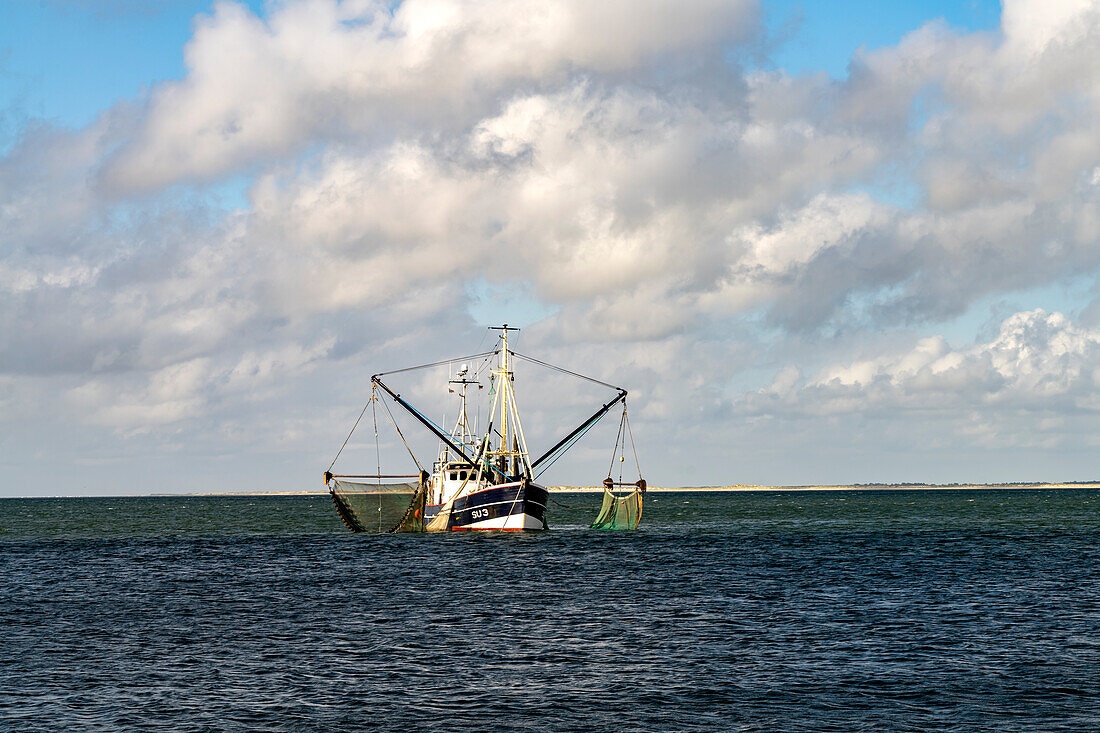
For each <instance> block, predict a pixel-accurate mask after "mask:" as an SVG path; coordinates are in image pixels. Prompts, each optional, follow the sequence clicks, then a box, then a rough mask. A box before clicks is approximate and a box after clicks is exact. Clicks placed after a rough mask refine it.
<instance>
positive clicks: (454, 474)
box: [451, 471, 458, 481]
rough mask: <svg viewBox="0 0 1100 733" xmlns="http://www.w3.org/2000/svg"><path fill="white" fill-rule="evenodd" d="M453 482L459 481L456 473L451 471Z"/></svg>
mask: <svg viewBox="0 0 1100 733" xmlns="http://www.w3.org/2000/svg"><path fill="white" fill-rule="evenodd" d="M451 481H458V474H457V473H456V472H454V471H451Z"/></svg>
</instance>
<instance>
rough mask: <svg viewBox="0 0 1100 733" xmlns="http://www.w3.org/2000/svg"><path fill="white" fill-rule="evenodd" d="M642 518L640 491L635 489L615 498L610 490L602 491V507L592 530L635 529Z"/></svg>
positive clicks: (605, 488) (606, 488)
mask: <svg viewBox="0 0 1100 733" xmlns="http://www.w3.org/2000/svg"><path fill="white" fill-rule="evenodd" d="M641 518H642V490H641V489H635V490H634V491H631V492H630V493H629V494H626V495H624V496H616V495H615V494H613V493H612V492H611V489H609V488H608V487H606V486H605V487H604V489H603V506H601V507H600V513H599V515H598V516H597V517H596V521H594V522H593V523H592V529H637V528H638V522H639V521H640V520H641Z"/></svg>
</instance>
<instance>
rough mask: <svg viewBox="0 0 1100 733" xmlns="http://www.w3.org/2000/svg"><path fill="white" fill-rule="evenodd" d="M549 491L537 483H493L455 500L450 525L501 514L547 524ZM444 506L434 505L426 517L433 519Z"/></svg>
mask: <svg viewBox="0 0 1100 733" xmlns="http://www.w3.org/2000/svg"><path fill="white" fill-rule="evenodd" d="M549 498H550V494H549V492H547V491H546V489H544V488H543V487H541V486H538V485H536V484H526V486H525V485H524V484H523V483H514V484H502V485H500V486H493V487H491V488H488V489H483V490H481V491H478V492H475V493H473V494H470V495H468V496H463V497H461V498H459V499H457V500H455V503H454V507H453V508H452V510H451V518H450V522H449V524H448V528H450V529H454V528H456V527H465V526H468V525H471V524H474V523H477V522H484V521H485V520H487V519H496V518H498V517H510V516H512V515H515V514H526V515H528V516H530V517H533V518H535V519H537V520H539V521H541V522H542V526H543V528H545V527H546V520H545V519H544V516H545V514H546V503H547V501H548V500H549ZM441 508H442V507H438V506H437V507H430V508H428V510H427V512H426V513H425V514H426V516H425V519H426V520H429V521H430V520H431V518H432V517H434V516H435V515H436V514H438V513H439V510H440V509H441Z"/></svg>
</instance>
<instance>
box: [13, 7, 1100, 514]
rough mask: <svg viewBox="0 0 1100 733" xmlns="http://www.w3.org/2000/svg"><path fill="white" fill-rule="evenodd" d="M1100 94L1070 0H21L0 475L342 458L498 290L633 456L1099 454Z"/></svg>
mask: <svg viewBox="0 0 1100 733" xmlns="http://www.w3.org/2000/svg"><path fill="white" fill-rule="evenodd" d="M1098 108H1100V7H1098V6H1097V4H1096V3H1093V2H1087V1H1082V0H1047V1H1046V2H1031V1H1025V0H1005V2H1004V3H1003V4H1002V3H996V2H984V1H977V0H975V1H974V2H968V1H967V0H964V1H963V2H957V1H956V2H933V1H931V0H929V1H927V2H906V3H901V2H898V3H883V2H870V1H865V0H846V1H840V2H830V3H809V2H800V1H799V0H776V1H774V2H758V1H757V0H722V1H719V0H698V1H697V2H690V3H682V2H681V3H669V2H659V1H657V0H630V1H629V2H627V1H625V0H622V1H620V0H608V1H607V2H603V3H598V4H593V3H590V2H578V1H577V0H547V2H543V3H539V4H538V5H534V6H533V5H531V4H528V3H519V2H513V1H512V0H483V1H481V2H462V1H459V0H406V1H405V2H390V1H388V2H376V1H374V0H344V1H343V2H336V1H335V0H277V1H268V2H265V1H263V0H255V1H254V2H249V3H241V2H231V1H227V2H216V3H210V2H200V1H199V0H156V1H154V0H101V1H100V2H93V1H91V0H51V1H47V0H39V1H33V0H27V1H15V0H7V1H6V2H4V1H0V469H2V470H0V495H4V496H29V495H91V494H132V493H172V492H191V491H249V490H302V489H316V488H320V487H321V478H320V477H321V474H322V472H323V471H324V470H325V469H326V468H327V467H328V465H329V463H330V462H331V461H332V459H333V457H334V456H335V454H336V452H337V449H339V447H340V445H341V443H342V442H343V440H344V438H345V437H346V436H347V433H348V430H349V429H350V428H351V426H352V424H353V423H354V422H355V420H356V417H357V416H358V415H359V414H360V411H361V410H362V409H363V405H364V403H365V402H366V401H367V399H368V398H369V397H370V375H371V374H374V373H376V372H380V371H388V370H391V369H396V368H400V367H403V366H408V365H412V364H418V363H425V362H433V361H437V360H443V359H450V358H452V357H458V356H461V355H463V354H472V353H475V352H478V351H481V350H484V349H485V348H488V347H490V346H492V343H493V342H492V338H493V337H492V336H491V335H490V334H489V332H488V331H487V330H486V327H487V326H489V325H492V324H499V323H501V322H505V321H507V322H509V323H511V324H513V325H519V326H521V327H522V331H520V332H519V333H518V334H516V335H515V339H516V340H515V341H514V342H513V346H514V347H515V348H516V349H517V350H518V351H521V352H523V353H527V354H531V355H534V356H537V357H539V358H541V359H545V360H548V361H551V362H553V363H556V364H560V365H562V366H565V367H567V368H569V369H572V370H575V371H581V372H584V373H586V374H590V375H592V376H594V377H597V378H599V379H601V380H603V381H606V382H610V383H613V384H619V385H622V386H624V387H625V388H627V389H628V390H629V392H630V398H629V414H630V422H631V426H632V429H633V434H634V437H635V440H636V441H637V446H638V451H639V459H640V463H641V467H642V470H643V473H644V474H645V477H646V478H647V480H648V481H649V482H650V484H652V485H663V486H699V485H725V484H735V483H737V484H765V485H791V484H795V485H800V484H826V483H846V484H847V483H873V482H891V483H892V482H935V483H953V482H959V483H966V482H1012V481H1074V480H1076V481H1085V480H1093V479H1100V465H1098V460H1097V456H1098V450H1097V448H1098V444H1100V437H1098V428H1100V397H1098V396H1097V387H1098V386H1100V301H1098V299H1097V296H1098V293H1097V280H1096V278H1097V273H1098V270H1100V246H1098V244H1100V241H1098V238H1100V129H1098V128H1100V114H1098V112H1100V109H1098ZM461 363H462V360H461V359H458V360H457V361H455V362H453V363H451V364H448V365H444V366H442V367H439V368H436V369H433V370H427V371H424V372H414V373H409V374H404V375H395V377H394V381H395V383H396V384H395V387H396V388H398V389H399V390H400V391H402V392H403V394H405V395H406V396H408V397H410V398H413V399H415V400H416V401H417V404H419V405H423V406H424V409H425V411H426V412H428V413H429V414H431V415H435V416H438V417H439V419H440V420H445V419H448V420H449V419H452V418H453V416H454V409H455V407H454V402H453V398H451V397H448V396H447V394H446V392H445V383H446V381H447V378H448V374H449V373H451V372H452V371H453V370H454V369H455V368H457V366H458V365H460V364H461ZM486 392H487V390H486ZM516 392H517V398H518V400H519V404H520V406H521V408H522V409H523V414H524V419H525V429H526V431H527V436H528V442H529V444H530V445H531V450H532V451H533V452H534V451H537V452H541V451H539V450H538V449H539V447H545V446H547V445H549V444H552V443H553V442H554V440H555V438H556V437H557V436H558V435H560V434H561V433H562V432H565V431H568V430H569V429H570V428H571V427H572V426H573V424H575V423H576V422H579V421H580V420H581V419H582V418H584V417H586V416H587V414H588V413H589V412H591V411H592V410H594V409H595V407H597V406H598V405H599V404H600V403H601V402H602V401H604V400H605V399H606V398H607V396H608V395H607V393H606V392H601V391H600V390H599V388H596V387H594V386H593V385H591V384H585V383H574V382H570V381H569V380H567V379H564V378H562V377H561V375H555V374H553V373H549V372H545V371H540V370H539V369H538V368H537V367H534V366H532V365H524V366H522V367H518V368H517V375H516ZM379 409H381V408H379ZM394 417H395V418H396V419H397V422H398V423H399V424H400V425H401V426H402V428H403V429H404V430H405V432H406V433H408V434H409V436H410V439H411V440H412V442H413V444H414V448H415V449H416V450H417V451H419V452H420V453H421V455H423V456H425V457H430V455H431V453H432V452H433V445H434V444H433V442H432V441H431V439H430V436H425V435H421V434H420V433H423V431H418V430H417V429H416V426H415V425H413V424H412V423H411V421H409V420H408V419H407V418H405V417H402V416H401V415H400V414H398V413H395V414H394ZM376 422H377V424H378V426H379V438H378V443H377V445H378V446H379V450H378V451H377V452H376V442H375V436H374V425H375V424H376ZM617 424H618V421H617V418H614V417H613V418H609V419H608V420H606V421H605V423H604V424H601V426H600V427H599V429H596V430H593V431H592V432H591V433H590V434H588V435H586V436H585V439H584V441H583V442H582V443H580V444H578V446H577V447H576V448H575V449H574V450H573V451H572V452H571V453H570V454H569V455H568V456H567V457H566V458H563V459H562V460H561V461H560V462H558V463H557V464H555V465H554V467H553V468H552V470H551V471H550V472H548V473H547V474H546V475H545V476H544V477H543V479H542V480H543V481H545V482H546V483H549V484H559V483H561V484H592V483H598V482H599V481H600V480H601V479H602V478H603V477H604V476H605V475H606V473H607V466H608V463H609V460H610V458H611V451H612V444H613V442H614V440H615V428H616V427H617ZM378 455H381V461H379V460H378V458H377V457H378ZM379 463H381V465H382V468H383V469H384V470H385V471H386V472H394V473H399V472H404V471H405V470H406V469H409V468H410V467H409V465H408V464H409V460H408V458H407V456H406V455H405V453H404V448H403V447H402V446H401V444H400V441H399V440H398V439H397V438H396V437H395V435H394V434H393V431H392V427H391V426H390V425H389V417H388V416H385V415H383V414H382V413H380V412H377V411H368V412H367V413H365V417H364V419H363V421H362V423H361V426H360V429H359V430H357V431H356V433H355V435H354V436H353V438H352V440H351V441H350V442H349V444H348V448H347V449H346V450H345V452H344V454H343V455H342V456H341V462H340V463H338V464H337V469H346V472H349V473H360V472H363V473H365V472H369V471H371V470H374V468H375V467H376V466H377V465H378V464H379Z"/></svg>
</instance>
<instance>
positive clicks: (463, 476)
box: [458, 471, 466, 481]
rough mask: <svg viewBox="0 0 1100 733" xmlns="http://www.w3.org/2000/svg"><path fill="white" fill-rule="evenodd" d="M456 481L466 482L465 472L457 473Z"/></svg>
mask: <svg viewBox="0 0 1100 733" xmlns="http://www.w3.org/2000/svg"><path fill="white" fill-rule="evenodd" d="M458 480H459V481H465V480H466V472H465V471H459V472H458Z"/></svg>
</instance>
